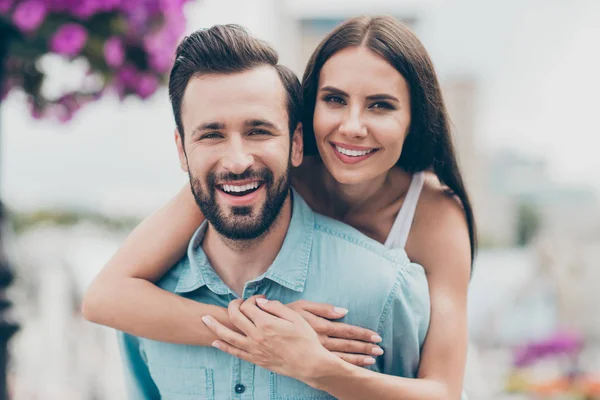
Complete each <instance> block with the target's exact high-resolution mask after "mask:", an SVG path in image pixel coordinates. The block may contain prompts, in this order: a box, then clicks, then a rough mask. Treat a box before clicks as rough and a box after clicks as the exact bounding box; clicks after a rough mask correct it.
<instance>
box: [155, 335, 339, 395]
mask: <svg viewBox="0 0 600 400" xmlns="http://www.w3.org/2000/svg"><path fill="white" fill-rule="evenodd" d="M143 349H144V353H145V356H146V361H147V364H148V369H149V371H150V375H151V377H152V380H153V381H154V383H155V384H156V386H157V387H158V389H159V391H160V393H161V398H162V399H167V400H191V399H209V400H213V399H214V400H221V399H223V400H225V399H240V400H267V399H268V400H314V399H324V400H327V399H333V397H332V396H330V395H329V394H327V393H325V392H321V391H318V390H316V389H313V388H312V387H310V386H308V385H306V384H304V383H302V382H300V381H297V380H295V379H293V378H288V377H285V376H280V375H277V374H274V373H272V372H270V371H268V370H265V369H263V368H260V367H258V366H255V365H254V364H251V363H248V362H246V361H243V360H240V359H238V358H235V357H232V356H230V355H228V354H225V353H223V352H220V351H219V350H217V349H215V348H212V347H197V346H184V345H176V344H170V343H161V342H156V341H150V340H144V341H143Z"/></svg>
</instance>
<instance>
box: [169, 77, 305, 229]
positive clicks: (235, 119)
mask: <svg viewBox="0 0 600 400" xmlns="http://www.w3.org/2000/svg"><path fill="white" fill-rule="evenodd" d="M181 116H182V124H183V129H184V132H185V135H184V143H182V142H181V138H180V136H179V134H178V133H177V132H176V134H175V137H176V141H177V147H178V150H179V159H180V162H181V166H182V168H183V169H184V171H187V172H188V174H189V176H190V182H191V186H192V191H193V193H194V197H195V199H196V202H197V203H198V205H199V206H200V209H201V210H202V212H203V213H204V216H205V217H206V218H207V219H208V221H209V222H210V223H211V225H212V226H213V227H214V228H215V229H216V230H217V231H218V232H219V233H220V234H221V235H223V236H225V237H227V238H229V239H234V240H250V239H255V238H257V237H259V236H261V235H262V234H264V233H265V232H267V231H268V229H269V228H270V226H271V225H272V224H273V222H274V221H275V219H276V218H277V216H278V215H279V212H280V210H281V207H282V206H283V203H284V201H285V199H286V198H287V196H288V193H289V184H290V182H289V179H290V169H291V166H298V165H300V163H301V162H302V138H301V136H302V135H301V131H300V129H297V130H296V132H294V136H293V138H292V139H290V134H289V128H288V115H287V107H286V93H285V89H284V87H283V85H282V83H281V80H280V79H279V76H278V74H277V71H276V70H275V69H274V68H272V67H270V66H263V67H258V68H254V69H251V70H249V71H245V72H240V73H235V74H227V75H225V74H214V75H203V76H200V77H195V78H192V79H191V80H190V82H189V83H188V86H187V88H186V91H185V94H184V96H183V101H182V107H181ZM290 146H291V147H290Z"/></svg>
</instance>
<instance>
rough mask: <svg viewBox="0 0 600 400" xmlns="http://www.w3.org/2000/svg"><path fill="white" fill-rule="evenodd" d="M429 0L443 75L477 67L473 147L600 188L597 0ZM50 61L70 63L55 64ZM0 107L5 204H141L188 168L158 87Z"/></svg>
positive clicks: (235, 16) (428, 16) (216, 16)
mask: <svg viewBox="0 0 600 400" xmlns="http://www.w3.org/2000/svg"><path fill="white" fill-rule="evenodd" d="M258 1H259V3H261V4H264V3H265V1H270V0H258ZM348 1H349V0H345V3H347V2H348ZM390 1H394V0H390ZM321 2H323V1H321ZM233 3H236V4H237V3H239V4H240V7H238V8H237V9H236V8H235V7H232V4H233ZM330 3H332V4H334V3H340V2H339V1H330ZM341 3H344V2H341ZM378 3H384V1H383V0H381V1H379V2H378ZM409 3H410V2H409ZM412 3H414V1H413V2H412ZM242 4H243V6H242ZM428 4H429V5H428V6H427V7H426V8H425V10H426V13H425V14H424V15H425V18H424V19H423V21H422V22H421V23H420V25H419V26H418V33H419V35H420V36H421V38H422V40H423V41H424V42H425V45H426V47H427V48H428V50H429V52H430V54H431V56H432V58H433V60H434V62H435V64H436V67H437V69H438V72H439V74H440V76H441V77H442V79H443V77H444V76H450V75H454V74H469V75H473V76H476V77H477V81H478V84H479V91H480V92H479V98H478V104H477V109H478V112H477V116H476V130H477V135H478V136H477V139H478V145H479V146H481V148H482V149H483V150H482V151H489V150H490V149H491V150H494V149H497V148H500V147H509V148H514V149H518V150H519V151H522V152H524V153H526V154H532V155H541V156H543V157H545V158H547V160H548V161H549V163H550V166H551V173H552V174H553V176H554V178H555V179H557V180H558V181H561V182H565V183H572V184H579V183H583V184H589V185H591V186H593V187H594V188H595V189H596V190H597V191H599V192H600V157H598V156H597V153H598V146H599V145H600V139H598V138H599V137H600V128H599V127H598V122H597V119H598V117H597V115H598V109H600V100H599V93H600V73H599V72H598V71H600V51H599V50H598V48H600V23H599V22H598V21H600V2H598V1H596V0H574V1H566V0H565V1H560V0H547V1H541V0H540V1H537V0H522V1H519V0H505V1H502V2H481V1H477V0H455V1H453V0H439V1H436V0H430V1H429V2H428ZM244 7H245V8H244ZM232 9H236V11H235V12H232V11H231V10H232ZM251 9H252V1H251V0H244V1H240V0H226V1H225V0H205V1H204V2H203V3H202V4H201V5H196V4H194V5H192V6H191V7H189V8H188V12H189V13H188V15H189V16H190V23H189V26H188V29H189V30H193V29H196V28H197V27H200V26H207V25H211V24H213V23H217V22H218V23H222V22H238V23H242V24H246V25H250V26H249V27H250V29H252V30H254V31H255V33H257V34H258V35H260V34H261V24H262V22H263V21H261V19H260V18H261V17H260V16H258V17H257V16H256V15H255V16H254V17H252V19H249V17H248V11H249V10H251ZM266 39H267V40H268V39H269V38H268V37H267V38H266ZM53 71H54V72H55V73H57V74H63V73H64V72H65V71H68V73H72V74H76V73H77V69H76V68H75V69H69V68H68V67H66V66H62V65H56V66H53ZM71 71H72V72H71ZM67 76H71V75H67ZM0 111H1V118H0V127H1V133H2V142H1V152H2V153H1V156H2V157H1V187H2V196H3V199H4V200H5V201H6V202H7V203H8V204H9V205H10V206H11V207H13V208H17V209H34V208H40V207H50V206H61V207H64V206H76V207H82V208H87V209H94V210H98V211H103V212H110V213H123V214H138V215H143V214H145V213H147V212H148V211H149V210H151V209H153V208H154V207H156V206H158V205H159V204H161V203H162V202H164V201H165V200H166V199H168V198H169V197H170V196H172V195H173V194H174V193H175V192H176V191H177V189H178V188H179V187H180V186H181V185H182V184H183V182H184V181H185V179H186V176H185V175H184V174H183V173H182V172H181V171H180V170H179V168H178V163H177V157H176V151H175V146H174V143H173V119H172V116H171V112H170V108H169V103H168V99H167V93H166V90H164V89H163V90H161V91H159V92H158V93H157V94H156V95H155V96H154V97H153V98H152V99H151V100H150V101H148V102H146V103H142V102H140V101H137V100H135V99H130V100H128V101H126V102H125V103H119V102H118V101H117V100H116V99H115V98H113V97H108V98H106V99H103V100H102V101H100V102H98V103H97V104H94V105H91V106H88V107H86V108H85V109H84V110H83V111H82V112H81V113H80V114H79V115H78V116H77V117H76V118H75V119H74V120H73V121H72V122H71V123H70V124H68V125H60V124H58V123H49V122H47V121H46V122H37V121H33V120H32V119H31V118H30V117H29V114H28V111H27V109H26V107H25V106H24V102H23V99H22V98H21V97H20V96H18V95H13V96H11V97H10V98H9V100H8V101H6V102H4V103H3V104H2V109H1V110H0Z"/></svg>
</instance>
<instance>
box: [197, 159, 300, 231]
mask: <svg viewBox="0 0 600 400" xmlns="http://www.w3.org/2000/svg"><path fill="white" fill-rule="evenodd" d="M290 174H291V163H288V167H287V170H286V171H285V173H284V174H283V175H282V176H281V178H279V179H278V180H277V182H275V178H274V176H273V172H272V171H271V170H270V169H268V168H262V169H260V170H254V169H249V170H246V171H245V172H244V173H242V174H232V173H223V174H219V175H217V174H215V173H213V172H210V173H209V174H208V176H207V177H206V185H203V184H202V182H201V181H200V179H199V178H197V177H194V176H192V174H191V172H190V182H191V187H192V193H193V194H194V198H195V199H196V203H197V204H198V206H199V207H200V210H201V211H202V213H203V214H204V217H205V218H206V219H207V220H208V222H210V224H211V225H212V226H213V227H214V228H215V230H216V231H217V232H218V233H219V234H221V235H222V236H223V237H225V238H227V239H230V240H244V241H246V240H254V239H257V238H259V237H261V236H263V235H264V234H265V233H267V232H268V231H269V229H270V228H271V227H272V225H273V223H274V222H275V221H276V220H277V217H278V216H279V214H280V212H281V208H282V207H283V203H284V202H285V199H286V198H287V196H288V194H289V189H290ZM247 179H256V180H259V181H260V182H261V186H264V189H265V193H266V200H265V202H264V204H263V205H262V206H258V207H257V208H258V209H257V210H254V208H255V207H251V206H228V207H227V208H228V210H224V209H223V208H224V207H223V206H222V205H220V204H219V203H218V202H217V193H216V191H217V190H218V189H217V187H216V183H217V182H227V181H230V182H231V181H236V180H247ZM260 189H261V188H259V189H258V190H260Z"/></svg>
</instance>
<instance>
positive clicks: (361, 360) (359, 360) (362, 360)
mask: <svg viewBox="0 0 600 400" xmlns="http://www.w3.org/2000/svg"><path fill="white" fill-rule="evenodd" d="M333 354H335V355H336V356H338V357H339V358H341V359H342V360H344V361H346V362H348V363H350V364H354V365H357V366H359V367H364V366H367V365H373V364H375V359H374V358H373V357H368V356H367V357H365V356H361V355H359V354H348V353H338V352H333Z"/></svg>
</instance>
